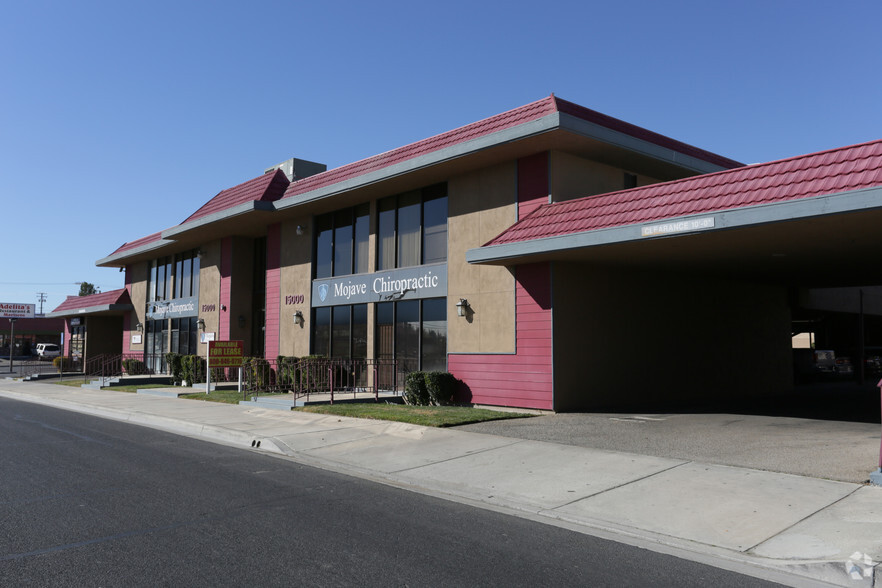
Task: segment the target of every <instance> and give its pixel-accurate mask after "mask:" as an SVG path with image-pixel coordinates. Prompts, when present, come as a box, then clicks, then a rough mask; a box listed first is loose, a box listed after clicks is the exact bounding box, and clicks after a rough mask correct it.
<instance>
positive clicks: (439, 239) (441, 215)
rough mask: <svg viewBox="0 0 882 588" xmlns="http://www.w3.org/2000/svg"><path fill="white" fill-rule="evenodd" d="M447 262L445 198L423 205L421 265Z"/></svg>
mask: <svg viewBox="0 0 882 588" xmlns="http://www.w3.org/2000/svg"><path fill="white" fill-rule="evenodd" d="M444 261H447V196H446V195H444V196H439V197H436V198H432V199H431V200H426V201H425V202H424V203H423V263H441V262H444Z"/></svg>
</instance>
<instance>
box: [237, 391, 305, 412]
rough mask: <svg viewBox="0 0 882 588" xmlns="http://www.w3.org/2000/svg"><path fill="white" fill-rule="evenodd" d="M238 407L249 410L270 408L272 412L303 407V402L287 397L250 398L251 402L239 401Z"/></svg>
mask: <svg viewBox="0 0 882 588" xmlns="http://www.w3.org/2000/svg"><path fill="white" fill-rule="evenodd" d="M239 404H240V405H245V406H249V407H251V408H270V409H273V410H291V409H292V408H294V407H295V406H303V401H302V400H298V399H297V398H294V396H292V395H287V396H252V397H251V400H240V401H239Z"/></svg>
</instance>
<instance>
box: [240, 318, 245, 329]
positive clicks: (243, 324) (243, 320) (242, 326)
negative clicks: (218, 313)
mask: <svg viewBox="0 0 882 588" xmlns="http://www.w3.org/2000/svg"><path fill="white" fill-rule="evenodd" d="M239 328H240V329H244V328H245V315H243V314H240V315H239Z"/></svg>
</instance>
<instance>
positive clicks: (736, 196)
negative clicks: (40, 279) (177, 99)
mask: <svg viewBox="0 0 882 588" xmlns="http://www.w3.org/2000/svg"><path fill="white" fill-rule="evenodd" d="M880 162H882V149H880V147H879V145H878V144H870V145H868V146H858V147H854V148H846V149H843V150H837V151H833V152H829V153H827V154H818V155H814V156H805V157H803V158H795V159H792V160H785V161H784V162H776V163H771V164H764V165H756V166H749V167H744V166H742V164H740V163H738V162H735V161H732V160H730V159H727V158H724V157H721V156H719V155H715V154H712V153H709V152H706V151H703V150H700V149H697V148H695V147H691V146H689V145H686V144H684V143H681V142H678V141H675V140H672V139H669V138H667V137H663V136H661V135H658V134H656V133H652V132H650V131H647V130H645V129H641V128H639V127H635V126H633V125H630V124H628V123H624V122H622V121H619V120H616V119H612V118H610V117H607V116H605V115H602V114H599V113H597V112H594V111H591V110H588V109H586V108H583V107H581V106H578V105H575V104H573V103H570V102H567V101H564V100H561V99H559V98H556V97H554V96H550V97H548V98H545V99H543V100H540V101H537V102H534V103H532V104H528V105H526V106H523V107H520V108H517V109H514V110H511V111H509V112H505V113H503V114H500V115H497V116H494V117H491V118H489V119H486V120H483V121H480V122H477V123H473V124H470V125H466V126H464V127H461V128H459V129H455V130H453V131H450V132H447V133H443V134H441V135H438V136H436V137H432V138H429V139H426V140H423V141H419V142H417V143H413V144H411V145H407V146H405V147H402V148H399V149H395V150H392V151H389V152H386V153H383V154H380V155H377V156H375V157H371V158H368V159H366V160H363V161H359V162H356V163H353V164H349V165H344V166H342V167H339V168H336V169H332V170H329V171H324V166H322V165H321V164H315V163H311V162H307V161H304V160H298V159H293V160H289V161H288V162H285V164H282V165H281V166H276V167H275V168H272V169H271V170H269V171H268V172H267V173H265V174H263V175H261V176H259V177H256V178H254V179H252V180H249V181H247V182H245V183H243V184H240V185H238V186H235V187H233V188H230V189H228V190H224V191H222V192H220V193H219V194H218V195H217V196H215V197H214V198H212V199H211V200H209V201H208V202H207V203H206V204H205V205H204V206H202V207H201V208H199V209H198V210H197V211H196V212H194V213H193V214H192V215H191V216H190V217H188V218H187V219H186V220H184V222H182V223H181V224H179V225H177V226H175V227H172V228H169V229H166V230H164V231H161V232H159V233H154V234H152V235H149V236H147V237H143V238H140V239H137V240H134V241H131V242H129V243H126V244H125V245H123V246H122V247H120V248H119V249H117V250H116V251H115V252H113V253H112V254H111V255H109V256H108V257H106V258H104V259H101V260H99V261H98V265H99V266H103V267H120V268H124V269H125V272H126V278H125V290H124V291H125V292H126V293H127V295H128V296H129V297H130V299H131V305H132V308H131V310H122V312H121V313H120V314H117V313H116V310H114V311H113V315H110V314H109V313H110V312H111V311H110V310H109V309H108V311H107V312H104V311H96V310H94V308H93V309H92V310H90V309H89V308H86V309H85V312H83V313H80V311H79V309H78V310H77V313H79V314H84V315H85V316H90V317H94V318H100V317H101V316H102V312H103V313H104V314H105V315H107V317H106V318H107V320H105V321H103V322H104V324H105V326H107V328H108V329H110V328H111V327H110V322H109V317H110V316H113V317H114V320H116V321H118V325H119V332H120V333H121V336H118V337H117V339H118V341H119V347H120V348H121V352H124V353H135V354H138V355H139V356H141V355H143V357H144V360H145V362H147V363H148V365H149V366H150V367H151V368H153V369H155V370H162V369H164V363H163V362H164V358H163V356H164V353H165V352H167V351H176V352H180V353H195V352H197V351H198V350H199V346H198V341H199V340H200V337H202V334H203V333H210V334H211V336H214V337H216V338H217V339H220V340H225V339H240V340H243V341H244V342H245V346H246V354H250V355H256V356H262V357H266V358H268V359H274V358H276V357H277V356H280V355H285V356H298V357H299V356H305V355H309V354H319V355H327V356H332V357H342V358H353V359H366V360H378V359H394V360H396V361H397V362H398V365H399V369H402V370H405V371H406V370H412V369H423V370H444V369H446V370H448V371H450V372H452V373H453V374H454V375H455V376H457V377H458V378H459V379H460V380H461V381H462V382H463V388H462V390H461V391H460V399H461V400H466V401H471V402H474V403H477V404H491V405H505V406H517V407H528V408H538V409H547V410H571V409H577V408H584V407H591V406H602V405H613V404H621V403H622V402H626V401H628V400H633V401H640V402H647V401H658V402H667V401H669V400H671V399H684V398H695V397H700V396H701V395H702V394H706V393H707V391H708V390H714V391H716V392H718V393H726V394H729V393H744V392H745V391H750V392H753V393H767V392H772V391H776V390H781V389H786V388H787V387H789V386H790V385H791V383H792V374H791V372H790V367H789V366H790V359H789V353H790V341H791V335H792V333H791V318H792V315H793V314H794V308H793V307H792V300H793V296H792V295H791V293H792V292H791V291H792V289H793V288H794V287H798V286H800V285H801V284H809V283H812V284H813V283H814V282H815V281H817V280H815V276H816V273H815V274H812V273H811V272H810V271H808V270H807V269H806V268H805V267H804V265H805V264H804V261H805V259H806V257H807V256H811V255H813V254H814V253H817V252H818V250H819V247H818V246H817V243H816V239H817V237H819V236H827V235H828V234H836V227H837V226H838V225H836V224H835V222H841V221H842V220H843V219H846V218H847V221H848V223H849V224H848V227H849V230H853V231H854V234H855V235H857V238H858V239H860V240H861V243H860V245H861V246H870V247H871V246H873V245H876V244H877V241H878V239H877V238H876V237H875V236H874V235H872V234H871V233H868V232H867V229H868V226H869V225H870V224H872V223H871V222H870V221H871V220H875V216H873V218H872V219H870V217H868V216H867V215H868V214H869V212H868V210H870V209H872V210H873V211H874V212H873V213H872V215H878V214H879V212H878V210H879V206H880V204H882V198H880V197H879V195H878V193H877V192H878V186H879V185H880V184H882V174H880V173H879V172H878V170H879V169H880ZM864 168H866V169H867V170H870V171H867V173H866V174H863V171H862V170H863V169H864ZM874 170H875V171H874ZM874 173H875V174H876V175H875V176H873V174H874ZM862 174H863V175H862ZM695 176H699V177H695ZM831 176H836V177H846V176H847V179H845V180H843V181H842V182H839V183H837V182H836V181H832V180H831ZM832 213H837V214H838V218H839V221H831V220H830V217H829V215H830V214H832ZM865 217H866V218H865ZM861 219H864V220H861ZM831 222H832V223H833V224H831ZM833 245H834V247H833V250H834V251H835V252H836V253H839V252H841V250H842V246H841V244H839V243H834V244H833ZM795 248H796V249H795ZM799 248H802V249H799ZM828 250H829V247H828V248H827V249H825V248H820V251H821V253H820V254H819V255H821V256H822V257H826V256H827V255H828V252H829V251H828ZM779 253H780V254H781V255H782V256H784V257H778V254H779ZM754 255H755V256H758V257H757V258H754V257H753V256H754ZM787 255H791V256H793V257H792V258H791V259H797V258H798V259H797V262H796V263H794V264H792V265H791V264H790V261H789V260H788V258H787V257H786V256H787ZM848 264H849V267H851V266H852V260H849V262H848ZM826 277H827V278H828V279H827V281H828V282H831V281H832V282H836V283H835V284H831V285H846V284H840V283H839V281H838V280H836V279H835V276H831V275H830V274H827V275H826ZM851 277H852V278H853V277H854V276H851ZM866 277H867V278H868V279H869V278H873V277H874V276H866ZM799 280H805V281H802V282H800V281H799ZM858 283H863V282H858ZM847 285H854V284H847ZM127 303H128V301H127V300H123V299H122V298H121V297H120V298H118V299H117V300H116V302H114V303H113V304H111V306H113V305H115V309H119V308H118V307H121V306H122V305H124V304H127ZM65 304H67V303H65ZM62 306H64V305H62ZM59 311H62V309H61V307H59V309H58V310H56V312H55V313H53V315H56V314H58V312H59ZM63 312H65V313H70V312H72V310H64V311H63ZM460 314H461V315H462V316H460ZM65 316H72V315H71V314H65ZM301 317H302V319H301ZM89 320H92V319H91V318H90V319H89ZM203 325H204V326H203ZM89 328H91V327H89ZM114 328H115V327H114ZM87 331H88V329H87ZM89 335H90V336H91V333H89ZM89 352H91V350H90V351H89ZM200 353H204V351H201V352H200ZM746 357H749V360H746V359H745V358H746ZM758 381H760V383H757V382H758Z"/></svg>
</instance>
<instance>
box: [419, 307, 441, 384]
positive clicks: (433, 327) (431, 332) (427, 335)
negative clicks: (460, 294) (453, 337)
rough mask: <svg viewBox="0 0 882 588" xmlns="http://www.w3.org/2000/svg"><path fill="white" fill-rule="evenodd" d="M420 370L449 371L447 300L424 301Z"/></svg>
mask: <svg viewBox="0 0 882 588" xmlns="http://www.w3.org/2000/svg"><path fill="white" fill-rule="evenodd" d="M420 369H421V370H423V371H425V372H444V371H447V299H446V298H432V299H429V300H423V330H422V353H421V357H420Z"/></svg>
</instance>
